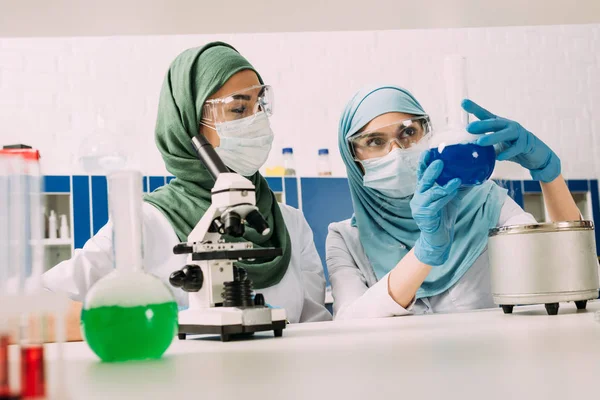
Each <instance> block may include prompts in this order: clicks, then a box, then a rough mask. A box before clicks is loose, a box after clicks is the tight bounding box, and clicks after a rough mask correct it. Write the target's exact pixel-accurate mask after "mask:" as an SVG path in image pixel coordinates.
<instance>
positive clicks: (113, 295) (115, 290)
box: [81, 270, 177, 361]
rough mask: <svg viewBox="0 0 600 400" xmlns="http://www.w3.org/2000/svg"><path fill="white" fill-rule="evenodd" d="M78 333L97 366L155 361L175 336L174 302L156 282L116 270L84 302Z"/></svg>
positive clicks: (137, 274) (142, 275) (146, 275)
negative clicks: (102, 363) (93, 356)
mask: <svg viewBox="0 0 600 400" xmlns="http://www.w3.org/2000/svg"><path fill="white" fill-rule="evenodd" d="M81 330H82V333H83V337H84V339H85V341H86V342H87V343H88V345H89V346H90V348H91V349H92V351H94V353H96V355H97V356H98V357H100V359H102V361H127V360H141V359H149V358H160V357H161V356H162V355H163V353H164V352H165V351H166V350H167V348H168V347H169V346H170V344H171V342H172V340H173V338H174V337H175V335H176V334H177V303H175V301H173V297H172V295H171V293H170V292H169V289H168V288H167V287H166V286H165V285H164V284H163V283H162V282H161V281H160V280H159V279H158V278H155V277H153V276H152V275H148V274H145V273H143V272H120V271H119V270H115V271H114V272H112V273H111V274H110V275H108V276H106V277H105V278H104V279H102V280H101V281H99V282H98V283H97V284H96V285H94V287H93V288H92V289H91V290H90V292H89V294H88V296H87V297H86V300H85V304H84V307H83V310H82V312H81Z"/></svg>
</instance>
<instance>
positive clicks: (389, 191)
mask: <svg viewBox="0 0 600 400" xmlns="http://www.w3.org/2000/svg"><path fill="white" fill-rule="evenodd" d="M422 151H423V149H421V148H419V149H417V148H415V149H412V148H411V149H409V150H402V149H394V150H392V151H390V152H389V153H388V154H387V155H386V156H383V157H378V158H372V159H370V160H363V161H361V163H362V165H363V167H364V169H365V176H364V177H363V182H364V185H365V186H366V187H370V188H372V189H375V190H377V191H378V192H380V193H382V194H384V195H386V196H388V197H391V198H394V199H401V198H404V197H408V196H410V195H412V194H414V193H415V189H416V187H417V169H418V166H419V156H420V155H421V152H422Z"/></svg>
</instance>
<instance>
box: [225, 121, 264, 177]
mask: <svg viewBox="0 0 600 400" xmlns="http://www.w3.org/2000/svg"><path fill="white" fill-rule="evenodd" d="M251 119H253V120H252V122H249V120H251ZM215 129H216V130H217V134H218V135H219V138H220V139H221V144H220V145H219V147H217V148H216V149H215V151H216V152H217V154H218V155H219V157H221V160H223V162H224V163H225V165H227V166H228V167H229V168H231V169H232V170H234V171H235V172H237V173H238V174H240V175H243V176H252V175H254V174H255V173H256V172H257V171H258V170H259V168H260V167H262V166H263V165H264V163H265V162H266V161H267V158H268V157H269V152H270V151H271V145H272V144H273V131H272V130H271V125H270V124H269V118H268V117H267V115H266V114H265V113H264V112H259V113H256V115H253V116H250V117H246V118H242V119H238V120H235V121H228V122H223V123H220V124H216V125H215Z"/></svg>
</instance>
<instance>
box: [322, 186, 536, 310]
mask: <svg viewBox="0 0 600 400" xmlns="http://www.w3.org/2000/svg"><path fill="white" fill-rule="evenodd" d="M535 222H536V221H535V218H533V216H531V214H527V213H526V212H525V211H523V209H522V208H521V207H520V206H519V205H518V204H517V203H515V201H514V200H513V199H511V198H510V197H507V198H506V201H505V202H504V205H503V206H502V210H501V212H500V217H499V219H498V224H497V226H505V225H516V224H528V223H535ZM326 248H327V269H328V271H329V281H330V282H331V288H332V294H333V298H334V302H333V311H334V316H335V319H357V318H380V317H393V316H397V315H405V314H425V313H434V312H435V313H444V312H456V311H465V310H473V309H480V308H491V307H494V306H495V305H494V302H493V301H492V293H491V283H490V282H491V280H490V279H491V278H490V269H489V261H488V255H487V248H486V250H484V251H483V252H482V253H481V255H480V256H479V257H478V258H477V259H476V260H475V262H474V263H473V265H472V266H471V268H469V270H468V271H467V272H466V273H465V274H464V275H463V276H462V278H460V280H459V281H458V282H457V283H456V284H455V285H454V286H452V287H451V288H449V289H448V290H446V291H445V292H443V293H441V294H439V295H437V296H432V297H426V298H422V299H418V300H416V301H414V302H413V303H412V304H410V305H409V306H408V307H407V308H406V309H405V308H403V307H402V306H401V305H399V304H398V303H396V302H395V301H394V299H392V297H391V296H390V294H389V291H388V276H389V274H387V275H385V276H384V277H383V278H382V279H380V280H379V281H378V280H377V277H376V276H375V272H374V271H373V267H372V266H371V263H370V262H369V259H368V258H367V255H366V253H365V250H364V249H363V247H362V244H361V243H360V239H359V236H358V228H356V227H354V226H352V225H351V224H350V220H345V221H341V222H336V223H333V224H330V225H329V234H328V235H327V244H326ZM434 268H435V267H434Z"/></svg>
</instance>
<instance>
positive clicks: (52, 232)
mask: <svg viewBox="0 0 600 400" xmlns="http://www.w3.org/2000/svg"><path fill="white" fill-rule="evenodd" d="M56 223H57V221H56V213H55V212H54V210H50V217H49V218H48V238H50V239H56V235H57V234H58V228H57V225H56Z"/></svg>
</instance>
